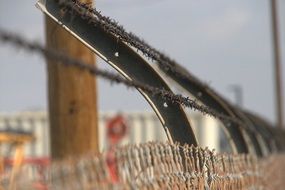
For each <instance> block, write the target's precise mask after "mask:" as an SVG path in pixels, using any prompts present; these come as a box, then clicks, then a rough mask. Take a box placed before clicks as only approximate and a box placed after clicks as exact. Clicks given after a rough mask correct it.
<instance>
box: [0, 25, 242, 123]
mask: <svg viewBox="0 0 285 190" xmlns="http://www.w3.org/2000/svg"><path fill="white" fill-rule="evenodd" d="M0 41H2V42H4V43H9V44H12V45H13V46H16V47H19V48H23V49H24V50H26V51H27V52H30V53H36V54H40V55H42V56H44V57H45V58H47V59H51V60H56V61H57V62H54V63H56V64H61V65H65V66H73V67H76V68H78V69H81V70H85V71H88V72H89V73H90V74H91V75H96V76H99V77H101V78H104V79H107V80H109V81H111V83H117V84H124V85H125V86H127V87H132V88H139V89H141V90H143V91H145V92H147V93H149V94H151V95H152V96H161V97H162V98H163V99H165V100H166V101H168V102H171V103H173V104H178V105H182V106H185V107H188V108H190V109H192V110H194V111H195V110H198V111H199V112H201V113H202V114H207V115H209V116H212V117H214V118H218V119H220V120H224V121H226V122H235V123H238V124H240V125H243V123H242V121H240V120H238V119H237V118H232V117H229V116H226V115H224V114H221V113H218V112H217V111H215V110H214V109H212V108H209V107H207V106H204V105H200V104H198V103H197V102H196V100H193V99H190V98H189V97H185V96H182V95H180V94H174V93H173V92H171V91H168V90H165V89H160V88H157V87H153V86H150V85H146V84H143V83H140V82H138V81H135V80H133V81H130V80H127V79H125V78H122V77H121V76H120V75H118V74H114V73H111V72H109V71H106V70H102V69H98V68H96V67H95V66H93V65H90V64H87V63H85V62H83V61H81V60H77V59H73V58H71V57H69V56H68V55H66V54H64V53H62V52H59V51H55V50H53V49H48V48H45V47H43V46H42V45H40V44H39V43H36V42H30V41H28V40H26V39H24V38H22V37H20V36H19V35H16V34H13V33H12V32H9V31H5V30H3V29H1V28H0Z"/></svg>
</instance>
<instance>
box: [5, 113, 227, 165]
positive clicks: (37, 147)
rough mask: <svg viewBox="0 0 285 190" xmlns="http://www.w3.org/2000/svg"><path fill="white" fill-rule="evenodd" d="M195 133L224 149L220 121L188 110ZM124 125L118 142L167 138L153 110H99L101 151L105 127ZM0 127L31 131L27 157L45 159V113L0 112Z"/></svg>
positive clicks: (7, 150) (47, 144) (204, 142)
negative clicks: (119, 111)
mask: <svg viewBox="0 0 285 190" xmlns="http://www.w3.org/2000/svg"><path fill="white" fill-rule="evenodd" d="M188 116H189V119H190V122H191V124H192V126H193V128H194V131H195V134H196V136H197V138H198V141H199V143H200V145H201V146H202V147H209V148H210V149H215V150H216V151H225V150H226V149H227V147H226V144H227V142H226V139H225V138H224V135H223V132H222V124H221V123H220V122H219V121H217V120H215V119H214V118H211V117H207V116H204V115H201V114H199V113H195V112H191V113H189V114H188ZM118 117H119V118H120V119H121V120H120V121H121V122H123V124H124V125H125V126H124V127H125V128H126V129H125V132H124V137H123V138H122V140H121V141H120V144H122V145H123V144H133V143H141V142H147V141H167V136H166V133H165V131H164V129H163V127H162V125H161V123H160V121H159V120H158V118H157V116H156V115H155V114H154V113H152V112H145V111H140V112H122V113H117V112H101V113H99V142H100V150H101V151H102V150H106V149H107V148H108V142H107V139H108V138H107V135H108V126H109V125H110V123H112V121H113V120H114V119H116V118H118ZM0 130H1V131H4V130H5V131H14V132H21V133H30V134H32V135H34V137H35V139H34V140H33V141H31V142H29V143H27V144H25V148H24V150H25V151H24V153H25V157H26V158H36V159H46V158H49V155H50V142H49V122H48V115H47V113H46V112H39V111H35V112H21V113H13V114H6V113H1V114H0ZM0 148H1V152H2V155H3V154H4V156H7V157H10V156H11V155H10V154H11V151H12V150H11V145H9V144H3V145H1V147H0Z"/></svg>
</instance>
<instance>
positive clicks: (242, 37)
mask: <svg viewBox="0 0 285 190" xmlns="http://www.w3.org/2000/svg"><path fill="white" fill-rule="evenodd" d="M34 4H35V1H32V0H25V1H19V0H18V1H17V2H16V1H4V0H0V27H1V28H5V29H7V30H9V31H13V32H15V33H19V34H21V35H23V36H24V37H26V38H28V39H31V40H34V41H38V42H41V43H42V44H44V20H43V18H44V17H43V14H42V13H41V12H40V11H39V10H38V9H37V8H35V6H34ZM15 5H17V6H15ZM96 7H97V9H98V10H101V11H102V13H103V14H104V15H107V16H110V17H112V18H114V19H116V20H117V21H118V22H119V23H120V24H122V25H123V26H124V27H125V28H126V29H127V30H128V31H132V32H134V33H136V34H137V35H138V36H140V37H142V38H143V39H145V40H146V41H147V42H148V43H149V44H151V45H152V46H154V47H156V48H157V49H159V50H161V51H162V52H164V53H166V54H167V55H169V56H170V57H172V58H173V59H175V60H177V62H178V63H180V64H182V65H183V66H184V67H186V68H187V69H188V70H189V71H190V72H191V73H193V74H194V75H195V76H197V77H199V78H200V79H201V80H202V81H204V82H206V83H207V84H209V85H210V86H211V87H212V88H214V89H215V90H216V91H218V92H219V93H220V94H222V95H224V96H225V97H226V98H228V99H229V100H231V101H233V102H234V101H235V100H234V94H233V92H232V91H230V90H229V86H230V85H232V84H237V85H240V86H241V87H242V88H243V107H244V108H246V109H249V110H252V111H254V112H256V113H258V114H260V115H262V116H264V117H265V118H267V119H269V120H270V121H272V122H274V121H275V108H274V107H275V105H274V98H275V96H274V83H273V57H272V55H273V54H272V42H271V28H270V26H271V22H270V6H269V0H251V1H248V0H215V1H212V0H200V1H196V0H177V1H173V0H116V1H114V0H96ZM278 11H279V23H280V25H281V28H280V34H281V50H282V52H281V55H282V72H283V73H284V74H285V66H284V64H283V63H284V60H285V2H284V1H281V0H279V1H278ZM97 65H98V66H99V67H100V68H107V69H111V68H110V67H108V66H107V65H106V63H104V62H103V61H102V60H99V59H98V60H97ZM284 79H285V76H284V75H283V80H284ZM46 84H47V80H46V67H45V64H44V60H43V59H42V58H41V57H38V56H35V55H31V54H26V53H24V52H23V51H21V50H19V49H15V48H13V47H11V46H7V45H2V44H0V112H17V111H25V110H46V109H47V86H46ZM284 84H285V83H284ZM284 84H283V89H284V90H283V91H284V92H283V93H284V94H285V85H284ZM98 88H99V89H98V90H99V97H98V102H99V109H100V110H104V111H108V110H120V111H122V110H128V111H130V110H150V107H149V105H148V104H147V103H146V101H145V100H144V99H143V98H142V97H141V95H140V94H139V93H138V92H136V91H134V90H129V89H127V88H125V87H123V86H114V85H112V86H111V85H110V84H109V83H108V82H106V81H103V80H101V79H99V80H98Z"/></svg>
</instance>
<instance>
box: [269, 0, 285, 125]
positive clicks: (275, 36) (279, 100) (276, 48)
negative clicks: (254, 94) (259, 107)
mask: <svg viewBox="0 0 285 190" xmlns="http://www.w3.org/2000/svg"><path fill="white" fill-rule="evenodd" d="M270 2H271V20H272V21H271V22H272V41H273V53H274V76H275V94H276V100H275V102H276V114H277V126H278V127H279V128H282V127H283V125H284V118H283V117H284V116H283V114H284V113H283V89H282V67H281V54H280V44H279V31H278V30H279V27H278V18H277V16H278V14H277V4H276V0H270Z"/></svg>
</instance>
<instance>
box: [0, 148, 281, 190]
mask: <svg viewBox="0 0 285 190" xmlns="http://www.w3.org/2000/svg"><path fill="white" fill-rule="evenodd" d="M283 160H284V156H283V155H279V156H274V155H271V156H270V157H267V158H257V157H255V156H250V155H244V154H238V155H232V154H216V153H214V152H213V151H210V150H209V149H202V148H199V147H194V146H189V145H184V146H181V145H179V144H169V143H153V142H149V143H145V144H141V145H129V146H124V147H120V148H117V149H114V150H109V151H107V152H104V153H102V154H100V155H94V154H90V155H87V156H84V157H81V158H72V159H65V160H61V161H59V162H54V163H53V164H52V165H51V166H50V167H49V168H48V169H46V170H45V171H44V172H42V173H41V175H38V176H33V177H29V176H27V175H26V172H25V168H22V170H21V171H20V172H19V173H18V174H17V178H16V180H15V181H13V184H14V187H18V188H19V187H21V189H35V190H36V189H38V187H39V186H38V184H39V183H40V184H41V185H42V186H41V187H44V188H45V189H53V190H56V189H59V190H60V189H72V190H77V189H78V190H79V189H85V190H89V189H90V190H91V189H94V188H95V189H196V190H207V189H212V190H226V189H227V190H229V189H232V190H233V189H234V190H266V189H268V190H279V189H283V187H284V185H285V182H284V180H283V179H284V172H282V171H283V169H284V166H285V164H284V163H283ZM8 177H9V175H8V176H7V178H8ZM271 180H272V181H271ZM0 182H1V185H2V186H3V187H7V186H8V185H9V183H7V180H6V183H5V180H4V179H3V178H1V180H0Z"/></svg>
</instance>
